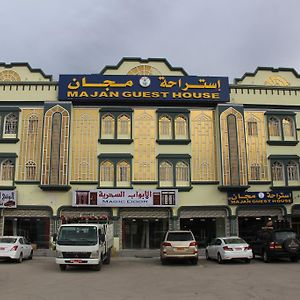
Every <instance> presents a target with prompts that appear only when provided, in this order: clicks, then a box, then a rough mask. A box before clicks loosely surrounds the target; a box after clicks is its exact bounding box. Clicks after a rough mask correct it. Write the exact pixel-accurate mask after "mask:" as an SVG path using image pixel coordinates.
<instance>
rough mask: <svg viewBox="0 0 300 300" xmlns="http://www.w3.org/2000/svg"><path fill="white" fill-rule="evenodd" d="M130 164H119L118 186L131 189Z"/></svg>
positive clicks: (124, 162)
mask: <svg viewBox="0 0 300 300" xmlns="http://www.w3.org/2000/svg"><path fill="white" fill-rule="evenodd" d="M130 177H131V176H130V164H129V163H128V162H127V161H120V162H118V164H117V186H118V187H129V186H130V181H131V178H130Z"/></svg>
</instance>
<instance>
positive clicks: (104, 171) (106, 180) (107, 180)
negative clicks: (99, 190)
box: [100, 160, 114, 187]
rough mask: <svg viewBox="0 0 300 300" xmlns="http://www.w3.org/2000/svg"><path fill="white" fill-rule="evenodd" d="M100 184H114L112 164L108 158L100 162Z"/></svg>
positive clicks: (107, 185)
mask: <svg viewBox="0 0 300 300" xmlns="http://www.w3.org/2000/svg"><path fill="white" fill-rule="evenodd" d="M100 186H106V187H113V186H114V164H113V163H112V162H111V161H109V160H106V161H103V162H102V163H101V164H100Z"/></svg>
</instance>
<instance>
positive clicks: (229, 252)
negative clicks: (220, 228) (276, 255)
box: [205, 236, 253, 264]
mask: <svg viewBox="0 0 300 300" xmlns="http://www.w3.org/2000/svg"><path fill="white" fill-rule="evenodd" d="M205 254H206V259H207V260H210V259H216V260H217V261H218V263H219V264H221V263H223V261H226V260H227V261H228V260H235V259H241V260H244V261H245V262H246V263H250V261H251V259H252V258H253V253H252V249H251V247H250V246H249V244H247V243H246V242H245V241H244V240H243V239H242V238H240V237H238V236H230V237H220V238H216V239H213V240H212V242H211V243H210V244H209V245H208V246H207V247H206V250H205Z"/></svg>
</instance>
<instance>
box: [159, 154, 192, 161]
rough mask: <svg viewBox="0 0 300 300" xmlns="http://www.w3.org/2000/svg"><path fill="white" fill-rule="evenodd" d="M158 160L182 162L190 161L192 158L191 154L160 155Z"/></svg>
mask: <svg viewBox="0 0 300 300" xmlns="http://www.w3.org/2000/svg"><path fill="white" fill-rule="evenodd" d="M156 158H158V159H177V160H182V159H190V158H191V156H190V155H189V154H158V155H157V156H156Z"/></svg>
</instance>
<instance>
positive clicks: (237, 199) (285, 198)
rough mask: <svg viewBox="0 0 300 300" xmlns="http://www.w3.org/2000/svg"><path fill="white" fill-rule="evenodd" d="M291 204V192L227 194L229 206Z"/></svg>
mask: <svg viewBox="0 0 300 300" xmlns="http://www.w3.org/2000/svg"><path fill="white" fill-rule="evenodd" d="M291 203H293V195H292V192H291V191H282V190H281V191H276V192H275V191H272V192H240V193H228V204H229V205H272V204H291Z"/></svg>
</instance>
